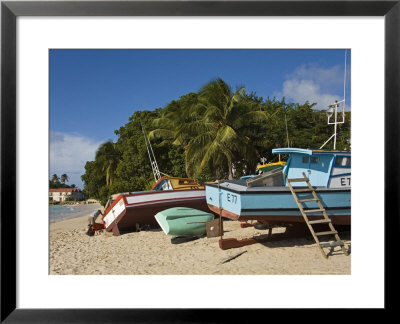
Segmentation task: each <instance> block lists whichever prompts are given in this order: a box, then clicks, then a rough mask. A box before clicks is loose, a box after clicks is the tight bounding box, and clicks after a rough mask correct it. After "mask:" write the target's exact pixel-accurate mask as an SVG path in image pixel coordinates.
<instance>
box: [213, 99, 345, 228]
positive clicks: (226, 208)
mask: <svg viewBox="0 0 400 324" xmlns="http://www.w3.org/2000/svg"><path fill="white" fill-rule="evenodd" d="M343 102H344V101H343ZM340 103H341V102H335V104H334V105H331V106H330V107H329V109H328V110H327V115H328V124H334V125H335V132H334V134H333V135H332V136H331V137H330V139H332V138H333V139H334V145H333V149H323V147H324V146H325V144H326V143H328V142H329V140H330V139H328V141H327V142H325V143H324V144H323V145H322V146H321V148H319V149H301V148H290V147H286V148H276V149H273V150H272V153H273V154H280V155H287V156H288V159H287V161H286V164H285V165H284V166H281V167H280V168H276V169H273V170H270V171H268V172H266V173H262V174H260V175H258V176H256V177H251V178H247V179H240V180H224V181H219V182H215V183H207V184H206V200H207V205H208V207H209V208H210V210H212V211H213V212H215V213H217V214H220V215H221V216H222V217H225V218H230V219H233V220H239V221H248V220H256V221H258V223H262V224H266V225H268V226H273V225H277V224H287V223H304V217H303V215H302V212H301V210H300V208H299V205H298V201H301V203H302V208H304V209H311V210H313V211H312V215H310V216H309V217H308V218H309V220H311V221H312V220H315V219H320V218H321V216H322V215H323V212H322V209H321V207H320V205H319V204H318V203H319V202H320V203H321V205H322V207H323V209H324V210H325V211H326V214H327V216H328V217H329V218H330V219H331V221H332V223H333V224H338V225H350V216H351V152H350V151H347V150H336V126H337V124H339V123H344V117H345V114H344V105H343V109H342V121H338V120H337V115H338V113H337V108H338V107H339V104H340ZM333 115H334V116H335V121H334V122H333V123H331V122H330V120H329V119H330V117H331V116H333ZM303 176H304V177H305V178H303ZM300 178H303V179H307V181H309V184H310V185H311V186H312V188H313V189H314V190H313V191H314V193H315V194H316V195H317V197H318V198H319V202H318V201H317V200H318V199H316V198H315V196H314V193H313V192H312V191H310V190H309V188H308V187H307V186H308V184H307V183H306V181H299V179H300ZM291 179H294V182H293V183H292V182H291ZM288 181H289V182H290V184H291V186H292V187H293V188H295V189H296V192H297V195H296V196H297V197H294V195H293V193H292V191H291V189H290V186H289V183H288ZM301 187H304V189H303V190H301ZM298 189H300V190H298Z"/></svg>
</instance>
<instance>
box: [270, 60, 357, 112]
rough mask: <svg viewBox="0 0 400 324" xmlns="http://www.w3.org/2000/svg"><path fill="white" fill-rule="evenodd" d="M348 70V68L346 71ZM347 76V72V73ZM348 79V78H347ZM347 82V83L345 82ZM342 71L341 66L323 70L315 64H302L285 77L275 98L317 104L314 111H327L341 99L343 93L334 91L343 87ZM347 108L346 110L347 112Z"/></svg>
mask: <svg viewBox="0 0 400 324" xmlns="http://www.w3.org/2000/svg"><path fill="white" fill-rule="evenodd" d="M349 70H350V69H349V68H348V69H347V71H349ZM347 74H348V72H347ZM348 79H349V78H348ZM346 82H348V81H346ZM343 84H344V70H343V67H341V66H339V65H338V66H333V67H330V68H323V67H320V66H318V65H317V64H315V63H312V64H303V65H301V66H299V67H298V68H296V69H295V70H294V71H293V72H292V73H290V74H288V75H287V76H286V80H285V81H284V82H283V85H282V91H281V92H279V93H278V94H277V96H282V97H285V98H288V99H290V100H293V101H294V102H298V103H300V104H304V103H305V102H306V101H308V102H309V103H314V102H315V103H317V105H316V106H314V108H315V109H327V108H328V105H331V104H333V103H334V101H335V100H338V101H340V100H342V99H343V91H341V92H339V91H337V90H336V91H334V90H332V89H333V87H335V88H336V89H338V88H340V86H342V87H343ZM348 109H349V107H347V109H346V110H348Z"/></svg>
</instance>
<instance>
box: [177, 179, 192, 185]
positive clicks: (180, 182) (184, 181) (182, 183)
mask: <svg viewBox="0 0 400 324" xmlns="http://www.w3.org/2000/svg"><path fill="white" fill-rule="evenodd" d="M178 183H179V184H180V185H184V184H194V180H179V182H178Z"/></svg>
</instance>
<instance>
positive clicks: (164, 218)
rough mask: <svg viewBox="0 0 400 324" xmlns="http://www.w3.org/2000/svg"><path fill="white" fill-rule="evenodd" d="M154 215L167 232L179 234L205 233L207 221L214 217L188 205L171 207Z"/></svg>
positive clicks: (168, 233)
mask: <svg viewBox="0 0 400 324" xmlns="http://www.w3.org/2000/svg"><path fill="white" fill-rule="evenodd" d="M154 217H155V219H156V220H157V222H158V224H159V225H160V227H161V228H162V230H163V231H164V233H165V234H167V235H179V236H194V235H204V234H206V223H207V222H209V221H211V220H213V219H214V215H213V214H211V213H207V212H204V211H202V210H198V209H194V208H187V207H176V208H169V209H166V210H163V211H161V212H159V213H157V214H156V215H155V216H154Z"/></svg>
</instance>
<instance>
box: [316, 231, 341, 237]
mask: <svg viewBox="0 0 400 324" xmlns="http://www.w3.org/2000/svg"><path fill="white" fill-rule="evenodd" d="M314 234H315V235H317V236H321V235H330V234H337V232H336V231H327V232H319V233H314Z"/></svg>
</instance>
